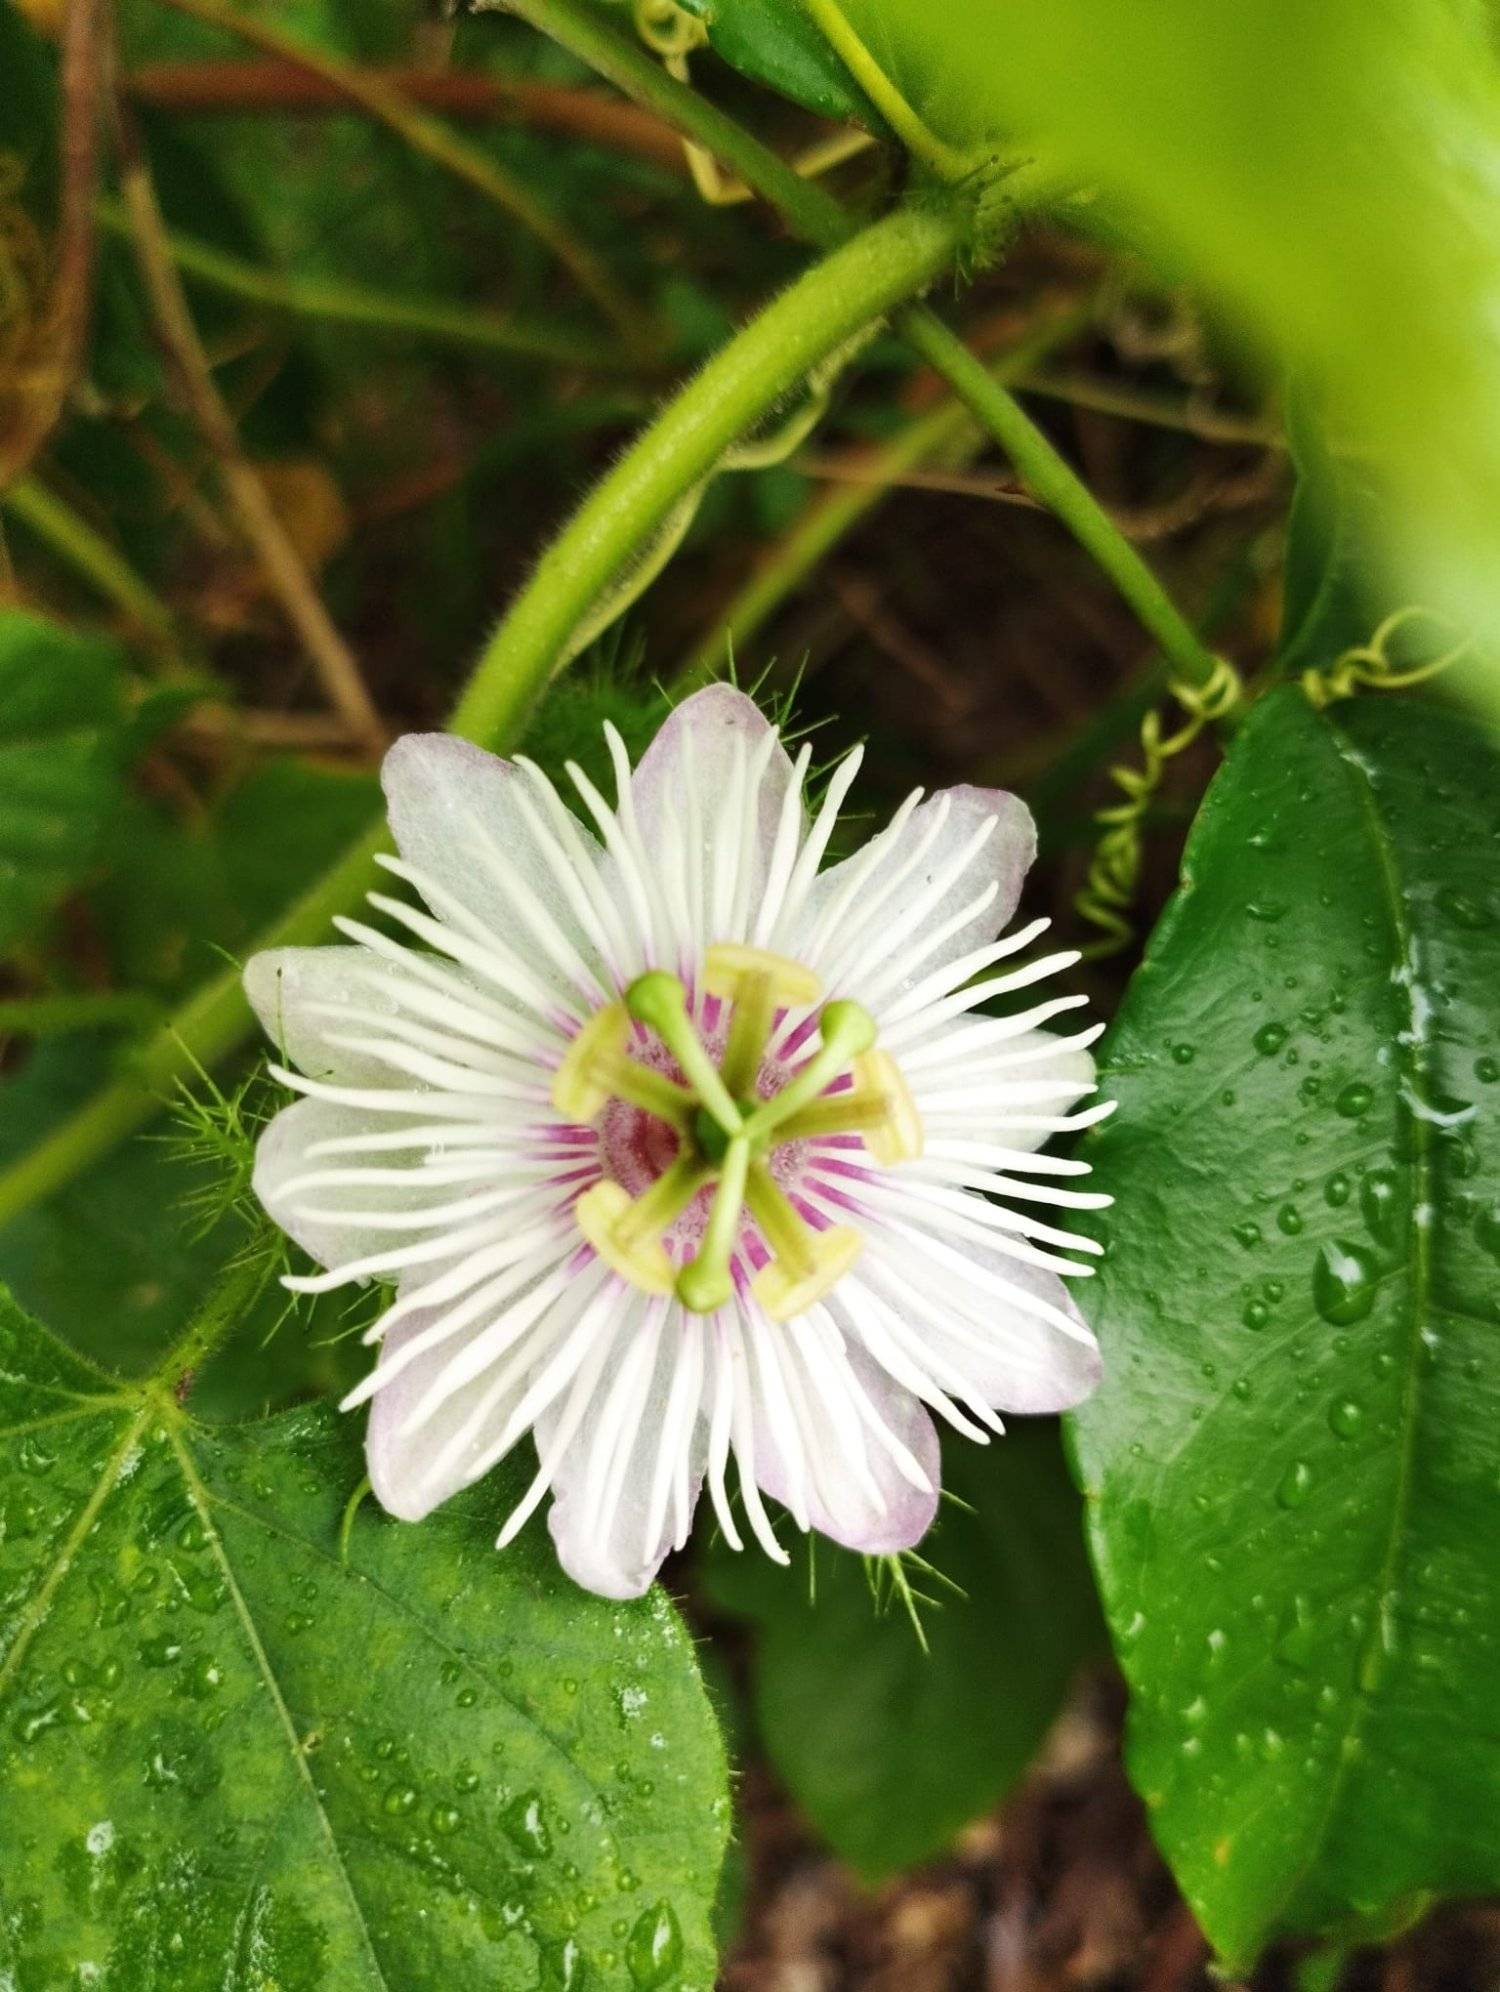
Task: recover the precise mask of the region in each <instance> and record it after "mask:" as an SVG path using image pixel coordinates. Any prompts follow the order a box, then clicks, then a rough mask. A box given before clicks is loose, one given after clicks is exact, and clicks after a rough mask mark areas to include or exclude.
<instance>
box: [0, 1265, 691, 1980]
mask: <svg viewBox="0 0 1500 1992" xmlns="http://www.w3.org/2000/svg"><path fill="white" fill-rule="evenodd" d="M0 1402H3V1407H4V1409H3V1418H4V1429H3V1433H0V1462H3V1463H0V1781H3V1784H4V1789H5V1792H6V1802H5V1807H4V1810H3V1813H0V1977H5V1978H8V1980H9V1982H11V1983H14V1984H15V1985H17V1986H18V1987H23V1988H29V1987H33V1986H35V1987H38V1988H40V1987H44V1986H45V1987H48V1988H51V1987H60V1986H63V1985H74V1984H79V1985H82V1984H91V1985H94V1984H97V1985H99V1986H101V1987H106V1988H109V1992H144V1988H147V1987H151V1986H159V1985H168V1984H169V1985H171V1986H173V1987H181V1988H188V1989H189V1992H195V1988H200V1987H201V1988H203V1989H204V1992H208V1988H210V1987H212V1988H215V1992H218V1988H222V1987H243V1988H251V1987H255V1988H260V1992H265V1989H266V1988H269V1987H271V1986H273V1985H274V1986H275V1987H277V1988H278V1992H324V1989H325V1988H331V1987H335V1986H336V1987H338V1988H339V1992H346V1989H347V1992H360V1988H365V1987H371V1988H395V1987H402V1988H404V1987H408V1986H416V1985H436V1984H439V1983H441V1984H443V1985H446V1986H452V1987H454V1988H467V1987H473V1988H476V1992H477V1989H478V1988H480V1987H483V1988H485V1992H491V1988H512V1987H513V1988H516V1989H517V1992H520V1988H523V1987H524V1988H527V1992H531V1988H534V1987H538V1986H542V1987H547V1988H552V1989H553V1992H560V1988H569V1987H582V1986H584V1985H585V1984H593V1985H610V1986H614V1985H619V1986H628V1987H633V1988H639V1992H650V1988H652V1987H657V1986H662V1987H666V1986H680V1987H683V1988H687V1987H698V1988H700V1989H701V1992H706V1988H707V1987H708V1986H709V1985H710V1983H711V1981H712V1977H713V1951H712V1945H711V1940H710V1937H709V1928H708V1920H709V1910H710V1904H711V1901H712V1896H713V1891H714V1885H715V1880H716V1877H717V1873H718V1867H719V1861H720V1857H721V1853H722V1849H723V1843H724V1838H725V1832H726V1827H727V1814H728V1800H727V1796H726V1786H725V1769H724V1762H723V1754H722V1749H721V1746H720V1744H719V1740H718V1734H717V1730H716V1727H715V1724H714V1721H713V1718H712V1715H711V1714H710V1711H709V1708H708V1704H707V1702H706V1700H705V1698H704V1694H703V1689H702V1685H701V1682H700V1680H699V1677H698V1671H697V1666H696V1663H695V1660H694V1657H693V1649H692V1642H691V1640H690V1638H689V1636H688V1634H687V1632H686V1630H685V1628H684V1627H683V1625H682V1623H681V1621H680V1620H679V1619H678V1617H677V1615H676V1613H675V1612H674V1611H673V1609H672V1607H671V1605H670V1604H669V1603H668V1601H667V1599H666V1598H665V1596H664V1594H663V1593H661V1592H660V1591H658V1592H655V1593H653V1594H652V1595H651V1596H649V1597H647V1598H646V1599H643V1600H642V1601H641V1602H640V1603H639V1604H632V1605H624V1606H618V1605H612V1604H608V1603H606V1602H604V1601H602V1600H600V1599H597V1598H593V1597H589V1596H587V1595H585V1594H584V1593H582V1592H580V1591H578V1590H576V1589H575V1588H574V1587H573V1586H572V1585H570V1584H569V1583H567V1581H566V1580H565V1579H563V1578H562V1577H561V1576H560V1575H559V1574H558V1571H557V1568H556V1564H555V1561H554V1559H553V1557H552V1553H551V1546H550V1544H548V1543H547V1541H546V1539H545V1535H544V1534H541V1533H540V1532H537V1531H535V1530H534V1531H532V1532H531V1533H530V1534H528V1535H527V1536H526V1537H523V1538H522V1540H521V1541H520V1542H519V1543H518V1544H516V1545H515V1546H514V1547H513V1549H512V1550H511V1551H509V1552H508V1553H507V1554H506V1555H504V1556H499V1555H497V1554H496V1553H495V1551H494V1549H493V1546H492V1545H493V1538H494V1534H495V1529H496V1525H497V1520H498V1517H499V1515H500V1513H501V1510H502V1508H503V1506H504V1504H505V1502H506V1500H507V1498H508V1495H507V1489H506V1488H505V1487H499V1488H497V1487H496V1485H495V1484H494V1482H491V1483H490V1484H489V1485H487V1486H485V1487H482V1488H480V1489H478V1490H476V1492H475V1493H474V1494H473V1495H472V1496H470V1497H468V1498H466V1499H464V1500H462V1501H459V1502H457V1503H455V1504H453V1506H452V1507H450V1508H448V1509H445V1510H444V1511H443V1512H442V1513H441V1514H439V1515H438V1516H436V1517H433V1518H432V1519H430V1520H429V1521H428V1522H426V1523H424V1524H422V1525H421V1526H420V1527H409V1526H403V1525H401V1524H399V1523H395V1522H392V1521H389V1520H388V1519H387V1518H386V1517H384V1516H382V1515H381V1514H380V1513H379V1511H378V1510H377V1509H376V1508H375V1507H374V1506H373V1504H369V1505H366V1506H364V1507H362V1508H360V1509H359V1510H358V1512H357V1514H356V1515H355V1518H354V1521H353V1524H352V1528H351V1531H350V1535H349V1540H348V1554H347V1562H345V1561H344V1560H343V1559H342V1558H341V1553H340V1521H341V1517H342V1514H343V1510H344V1505H345V1503H346V1501H347V1500H348V1497H349V1495H350V1493H351V1491H352V1489H353V1488H354V1487H355V1486H356V1485H357V1484H358V1481H359V1478H360V1472H361V1460H360V1455H359V1447H358V1440H357V1435H356V1433H355V1431H354V1429H353V1426H352V1424H351V1423H350V1421H348V1420H340V1419H338V1418H337V1417H336V1416H335V1415H334V1414H333V1413H332V1412H330V1411H328V1410H327V1409H325V1408H315V1409H308V1410H297V1411H292V1412H287V1413H284V1414H282V1415H281V1416H280V1417H277V1418H274V1419H269V1420H266V1421H263V1422H259V1423H253V1424H247V1425H241V1426H234V1427H225V1426H219V1427H213V1428H209V1427H206V1426H202V1425H200V1424H198V1423H197V1422H196V1421H195V1420H194V1419H192V1418H191V1417H189V1416H188V1415H187V1414H186V1413H185V1412H184V1411H183V1410H181V1409H180V1408H179V1407H178V1405H177V1403H176V1401H175V1396H174V1393H173V1392H172V1391H171V1390H169V1389H167V1388H165V1387H164V1386H163V1385H160V1384H147V1385H135V1384H120V1383H118V1382H117V1381H115V1380H114V1379H112V1378H109V1377H107V1376H106V1375H104V1374H103V1372H101V1371H98V1370H96V1369H94V1368H93V1367H91V1366H90V1365H87V1364H85V1363H84V1362H82V1361H80V1360H79V1359H78V1358H77V1357H75V1356H73V1355H72V1354H71V1353H69V1352H68V1351H67V1350H65V1349H64V1348H63V1346H62V1345H61V1344H60V1343H58V1342H56V1341H54V1340H53V1339H52V1338H51V1337H50V1336H49V1335H47V1334H46V1333H45V1332H44V1331H43V1330H42V1329H40V1328H38V1327H37V1326H36V1325H35V1324H33V1323H31V1322H29V1321H27V1320H26V1319H25V1317H24V1316H22V1315H21V1314H20V1313H19V1312H18V1311H17V1310H16V1309H15V1308H14V1307H13V1306H12V1305H11V1304H10V1303H9V1302H8V1301H7V1302H3V1303H0Z"/></svg>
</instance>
